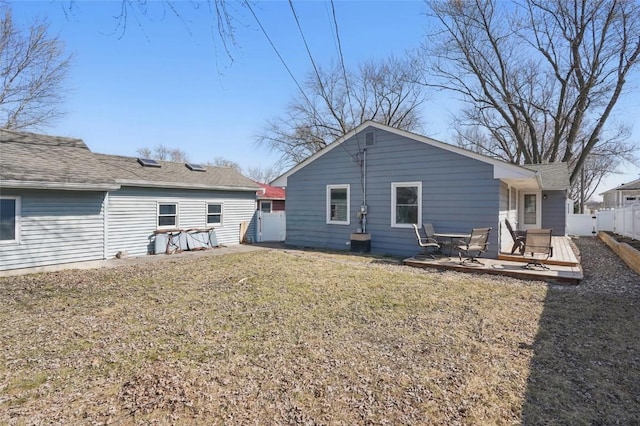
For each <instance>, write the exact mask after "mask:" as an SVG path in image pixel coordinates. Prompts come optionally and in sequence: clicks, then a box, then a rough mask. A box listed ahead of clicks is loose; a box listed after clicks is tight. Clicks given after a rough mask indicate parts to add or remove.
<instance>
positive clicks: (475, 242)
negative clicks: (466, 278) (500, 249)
mask: <svg viewBox="0 0 640 426" xmlns="http://www.w3.org/2000/svg"><path fill="white" fill-rule="evenodd" d="M489 232H491V228H473V230H472V231H471V236H470V237H469V240H468V241H464V240H460V241H458V243H457V244H458V245H457V247H456V249H457V250H458V257H459V258H460V264H461V265H464V264H465V263H467V262H470V263H477V264H479V265H484V264H483V263H481V262H480V261H479V260H478V258H479V257H480V256H481V255H482V253H485V252H486V251H487V248H488V246H489ZM463 253H464V256H465V257H466V259H464V260H462V257H463V256H462V254H463Z"/></svg>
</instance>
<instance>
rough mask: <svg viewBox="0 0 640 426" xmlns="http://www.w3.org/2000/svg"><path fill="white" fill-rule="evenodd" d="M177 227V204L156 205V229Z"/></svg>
mask: <svg viewBox="0 0 640 426" xmlns="http://www.w3.org/2000/svg"><path fill="white" fill-rule="evenodd" d="M177 227H178V203H158V228H177Z"/></svg>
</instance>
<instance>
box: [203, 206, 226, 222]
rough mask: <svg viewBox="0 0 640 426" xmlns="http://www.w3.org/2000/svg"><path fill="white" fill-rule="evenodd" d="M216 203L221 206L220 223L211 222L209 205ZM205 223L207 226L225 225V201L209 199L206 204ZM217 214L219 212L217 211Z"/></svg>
mask: <svg viewBox="0 0 640 426" xmlns="http://www.w3.org/2000/svg"><path fill="white" fill-rule="evenodd" d="M210 204H216V205H219V206H220V223H209V205H210ZM204 208H205V210H204V224H205V226H218V227H222V226H223V225H224V203H223V202H222V201H207V202H206V203H205V205H204ZM215 214H217V213H215Z"/></svg>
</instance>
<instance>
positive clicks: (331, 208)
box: [327, 185, 350, 225]
mask: <svg viewBox="0 0 640 426" xmlns="http://www.w3.org/2000/svg"><path fill="white" fill-rule="evenodd" d="M349 203H350V187H349V185H327V223H328V224H333V225H349V223H350V221H349V216H350V210H349Z"/></svg>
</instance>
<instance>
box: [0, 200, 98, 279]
mask: <svg viewBox="0 0 640 426" xmlns="http://www.w3.org/2000/svg"><path fill="white" fill-rule="evenodd" d="M2 195H17V196H20V204H21V209H20V210H21V211H20V224H19V227H20V230H19V232H20V239H19V241H18V242H17V243H0V270H3V271H4V270H10V269H20V268H32V267H39V266H48V265H57V264H63V263H72V262H83V261H91V260H101V259H103V257H104V238H103V237H104V223H103V218H104V205H103V201H104V197H105V193H104V192H84V191H36V190H30V191H18V192H16V191H11V190H6V189H3V190H2Z"/></svg>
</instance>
